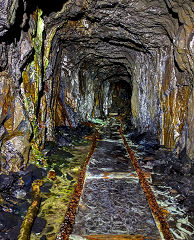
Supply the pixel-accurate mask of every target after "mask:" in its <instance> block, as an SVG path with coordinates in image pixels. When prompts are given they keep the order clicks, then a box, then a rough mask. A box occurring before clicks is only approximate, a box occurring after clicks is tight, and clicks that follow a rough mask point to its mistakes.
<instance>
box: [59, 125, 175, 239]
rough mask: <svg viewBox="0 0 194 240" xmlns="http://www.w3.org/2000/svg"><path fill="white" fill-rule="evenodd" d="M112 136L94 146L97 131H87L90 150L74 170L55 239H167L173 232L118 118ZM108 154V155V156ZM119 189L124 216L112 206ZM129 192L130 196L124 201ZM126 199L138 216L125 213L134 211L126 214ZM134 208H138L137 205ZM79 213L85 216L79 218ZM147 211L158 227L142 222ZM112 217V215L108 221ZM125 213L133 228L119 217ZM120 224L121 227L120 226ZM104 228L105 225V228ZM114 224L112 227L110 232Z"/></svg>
mask: <svg viewBox="0 0 194 240" xmlns="http://www.w3.org/2000/svg"><path fill="white" fill-rule="evenodd" d="M119 134H120V135H119ZM115 136H116V139H115V140H110V139H107V137H105V139H103V140H102V141H100V142H99V144H98V147H97V140H98V131H96V132H95V134H94V135H93V139H92V146H91V150H90V152H89V154H88V157H87V159H86V162H85V164H84V167H83V170H82V172H81V174H80V177H79V180H78V183H77V186H76V188H75V192H74V195H73V197H72V200H71V202H70V204H69V207H68V210H67V212H66V214H65V218H64V222H63V224H62V226H61V231H60V233H59V234H58V236H57V238H56V239H57V240H62V239H63V240H68V239H95V240H97V239H98V240H100V239H112V240H117V239H120V240H122V239H123V240H124V239H139V240H141V239H142V240H143V239H161V238H162V239H165V240H173V236H172V234H171V232H170V229H169V226H168V224H167V222H166V220H165V216H164V214H163V211H162V210H161V208H160V207H159V205H158V203H157V201H156V198H155V196H154V193H153V192H152V190H151V187H150V186H149V182H148V181H147V179H146V178H147V176H146V174H145V172H144V171H143V170H142V169H141V167H140V165H139V163H138V161H137V159H136V157H135V154H134V152H133V151H132V150H131V148H130V146H129V145H128V143H127V140H126V138H125V136H124V134H123V124H122V123H121V125H120V128H118V125H117V134H116V135H115ZM121 139H122V141H121ZM119 141H120V142H119ZM118 142H119V143H118ZM124 146H125V149H126V151H127V152H125V154H123V153H122V152H123V151H124V148H123V147H124ZM95 149H96V151H95ZM102 149H103V150H102ZM115 149H116V150H115ZM94 151H95V154H94ZM103 153H104V154H105V156H104V155H103ZM112 153H113V156H111V154H112ZM126 153H128V157H126ZM116 158H117V159H116ZM107 159H108V160H107ZM118 159H120V160H118ZM129 165H130V167H129ZM118 166H119V167H118ZM117 167H118V168H117ZM134 170H135V171H134ZM139 183H140V184H141V187H142V189H143V191H142V189H140V187H139V185H140V184H139ZM124 185H125V187H124V188H125V189H124V188H122V186H124ZM83 188H84V189H83ZM119 190H121V193H120V194H121V195H122V194H123V192H124V191H125V193H124V194H123V195H124V196H123V198H122V199H121V200H120V201H121V205H122V201H123V205H124V206H123V208H124V210H126V212H127V211H128V213H127V215H125V213H124V215H123V213H122V214H121V215H123V216H122V219H121V220H118V219H119V217H120V216H119V213H117V211H119V209H121V208H122V206H118V207H115V206H114V204H113V202H114V201H116V199H117V198H118V196H119ZM91 191H94V193H92V194H91V196H90V197H91V198H92V199H89V195H90V193H91ZM111 191H112V193H111ZM130 191H131V192H130ZM111 194H112V195H111ZM143 195H144V196H143ZM112 196H113V197H112ZM134 196H136V200H137V202H138V204H139V205H138V204H136V202H135V200H134ZM80 197H81V200H80ZM130 197H131V198H132V199H133V200H130ZM114 198H115V199H114ZM125 198H126V199H125ZM145 199H147V202H148V204H149V205H148V204H147V203H146V200H145ZM90 200H91V201H90ZM128 201H129V202H128ZM125 204H126V205H125ZM127 204H128V205H130V206H131V209H132V208H134V206H136V208H137V212H138V214H139V215H138V214H136V215H137V216H136V217H134V219H133V217H131V216H134V212H131V214H132V215H131V216H130V211H131V209H129V210H128V208H127V207H128V205H127ZM95 205H96V206H95ZM142 205H144V207H142ZM78 206H79V207H78ZM120 207H121V208H120ZM138 207H139V208H140V210H138ZM98 209H102V211H101V212H100V213H98V215H97V219H98V220H97V221H96V216H95V214H96V212H98ZM103 209H104V210H103ZM150 209H151V211H150ZM141 211H142V212H141ZM151 212H152V214H151ZM84 214H85V215H86V216H89V217H84ZM142 214H143V215H142ZM104 215H105V216H106V217H108V218H110V219H111V220H110V221H109V219H108V218H107V221H108V223H107V224H106V217H105V216H104ZM144 215H147V216H146V217H145V218H143V217H142V216H144ZM152 215H153V217H154V219H155V223H156V225H157V227H158V228H157V227H156V226H154V224H153V223H152V224H151V225H150V224H147V225H146V224H144V223H143V222H145V221H147V222H152V218H153V217H152ZM91 216H93V217H94V218H93V217H91ZM76 217H77V220H76ZM114 217H115V219H116V220H114ZM130 217H131V218H132V221H131V224H132V225H133V224H134V222H136V226H135V225H133V226H132V228H134V229H132V230H131V227H130V225H129V224H130V223H129V224H127V221H125V219H124V218H129V219H130ZM90 218H91V219H90ZM92 218H93V220H92ZM100 218H102V219H103V221H104V222H103V221H101V220H102V219H100ZM117 218H118V219H117ZM141 218H142V219H141ZM90 220H91V221H90ZM92 221H93V222H94V225H95V224H96V229H95V226H94V225H93V223H90V222H92ZM119 221H120V222H119ZM141 221H142V222H141ZM85 222H87V224H88V225H87V224H85ZM101 222H102V224H101ZM129 222H130V221H129ZM103 223H104V224H103ZM115 223H116V224H115ZM111 224H113V226H112V227H111V229H110V230H108V229H109V226H110V225H111ZM122 224H123V226H124V227H122ZM103 225H104V226H103ZM118 226H119V227H118ZM104 227H105V228H107V230H106V229H105V228H104ZM143 228H145V229H143ZM116 229H117V230H118V232H116ZM133 231H134V232H133ZM144 232H145V234H144ZM122 233H123V234H122ZM78 236H80V238H77V237H78Z"/></svg>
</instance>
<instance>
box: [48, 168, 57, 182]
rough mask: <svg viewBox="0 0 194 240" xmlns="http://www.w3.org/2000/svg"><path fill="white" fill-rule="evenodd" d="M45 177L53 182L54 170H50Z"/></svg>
mask: <svg viewBox="0 0 194 240" xmlns="http://www.w3.org/2000/svg"><path fill="white" fill-rule="evenodd" d="M47 177H48V178H49V179H51V180H55V178H56V172H55V171H54V170H50V171H49V172H48V175H47Z"/></svg>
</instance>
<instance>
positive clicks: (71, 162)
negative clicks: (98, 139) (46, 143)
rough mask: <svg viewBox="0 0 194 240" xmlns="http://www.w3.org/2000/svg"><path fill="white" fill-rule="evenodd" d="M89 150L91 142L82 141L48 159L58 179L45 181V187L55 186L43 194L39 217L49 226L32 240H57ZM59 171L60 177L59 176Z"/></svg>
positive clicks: (32, 236)
mask: <svg viewBox="0 0 194 240" xmlns="http://www.w3.org/2000/svg"><path fill="white" fill-rule="evenodd" d="M89 149H90V142H89V141H82V143H79V144H78V143H77V144H76V146H75V147H73V148H72V147H65V150H63V151H62V150H60V151H59V152H56V153H55V154H53V155H51V156H50V157H48V165H49V167H50V168H51V169H54V170H55V172H56V179H55V180H54V181H51V180H49V179H48V178H45V179H44V180H43V185H44V183H48V182H52V183H53V185H52V187H51V188H50V191H49V192H45V193H44V192H42V193H41V196H42V198H43V201H42V203H41V206H40V212H39V214H38V217H42V218H44V219H45V220H46V221H47V224H46V227H45V228H44V230H43V232H41V233H39V234H34V233H32V234H31V237H30V239H31V240H38V239H40V238H41V237H42V236H44V235H45V236H46V237H47V239H50V240H52V239H55V238H56V236H57V234H58V232H59V229H60V225H61V224H62V222H63V219H64V215H65V211H66V210H67V208H68V205H69V202H70V201H71V197H72V194H73V192H74V189H75V186H76V183H77V180H78V177H79V173H80V171H81V169H82V166H83V164H84V162H85V160H86V158H87V154H88V152H89ZM67 151H68V152H67ZM62 152H63V155H62ZM65 155H66V156H67V157H66V158H65V157H64V156H65ZM49 158H50V159H49ZM59 171H60V175H58V172H59Z"/></svg>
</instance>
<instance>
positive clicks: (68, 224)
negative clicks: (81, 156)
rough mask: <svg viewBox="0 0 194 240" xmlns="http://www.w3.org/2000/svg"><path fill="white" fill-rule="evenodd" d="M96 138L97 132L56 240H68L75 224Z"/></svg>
mask: <svg viewBox="0 0 194 240" xmlns="http://www.w3.org/2000/svg"><path fill="white" fill-rule="evenodd" d="M97 138H98V131H96V132H95V134H94V135H93V139H92V146H91V149H90V152H89V154H88V156H87V158H86V161H85V163H84V166H83V169H82V171H81V173H80V176H79V178H78V183H77V185H76V187H75V191H74V194H73V197H72V199H71V202H70V204H69V206H68V209H67V211H66V214H65V218H64V221H63V224H62V226H61V230H60V233H59V234H58V235H57V238H56V240H68V239H69V235H70V234H71V231H72V227H73V224H74V222H75V214H76V210H77V207H78V204H79V199H80V197H81V193H82V188H83V185H84V180H85V177H86V169H87V165H88V163H89V160H90V158H91V157H92V155H93V153H94V150H95V148H96V140H97Z"/></svg>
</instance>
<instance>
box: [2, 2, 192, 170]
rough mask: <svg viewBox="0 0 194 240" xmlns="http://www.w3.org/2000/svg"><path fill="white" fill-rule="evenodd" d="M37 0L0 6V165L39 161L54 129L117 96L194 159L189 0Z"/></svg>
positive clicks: (139, 124) (142, 126) (108, 106)
mask: <svg viewBox="0 0 194 240" xmlns="http://www.w3.org/2000/svg"><path fill="white" fill-rule="evenodd" d="M32 2H33V3H32ZM32 2H30V1H26V0H9V1H4V0H2V1H1V3H0V84H1V85H0V93H1V94H0V124H1V126H0V141H1V142H0V143H1V170H3V171H6V172H8V171H11V170H12V171H18V170H19V169H20V168H22V167H23V166H25V165H26V164H27V163H28V161H29V158H30V159H34V160H35V161H38V162H41V161H43V158H42V154H41V149H43V147H44V142H45V140H53V139H54V134H53V132H54V127H55V126H57V125H71V126H76V125H77V124H78V123H79V122H81V121H88V120H91V119H92V118H94V117H106V116H107V115H108V114H109V113H111V111H114V110H115V109H114V106H115V105H114V101H115V98H114V95H115V94H116V93H117V94H119V96H121V99H122V98H123V99H125V100H124V101H120V102H119V103H118V106H119V109H123V111H125V112H126V114H127V115H128V116H131V121H132V123H133V125H134V126H135V127H136V128H137V129H138V130H139V131H140V132H144V131H151V132H153V133H154V134H155V135H157V136H158V139H160V143H161V144H162V145H164V146H166V147H168V148H170V149H171V150H174V151H175V152H177V153H180V152H181V151H182V150H183V149H186V153H187V155H188V156H189V157H190V158H193V146H192V141H193V139H192V137H193V135H194V134H193V122H192V121H193V118H192V115H193V106H194V100H193V73H194V68H193V67H194V64H193V49H194V48H193V44H194V40H193V34H194V33H193V31H194V30H193V29H194V28H193V27H194V24H193V20H194V19H193V18H194V14H193V9H194V4H193V2H192V1H190V0H186V1H183V0H172V1H169V0H159V1H149V0H144V1H142V0H141V1H140V0H138V1H137V0H134V1H127V0H111V1H106V0H104V1H91V0H87V1H85V0H84V1H79V0H69V1H65V0H64V1H59V2H58V3H57V6H56V4H55V3H53V5H52V4H50V3H48V4H47V3H46V2H45V3H44V1H41V3H39V2H40V1H32ZM122 82H126V87H122V86H123V85H122ZM124 89H127V91H125V90H124ZM130 102H131V104H130ZM127 104H128V109H125V108H124V106H126V105H127ZM122 106H123V108H122Z"/></svg>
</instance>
